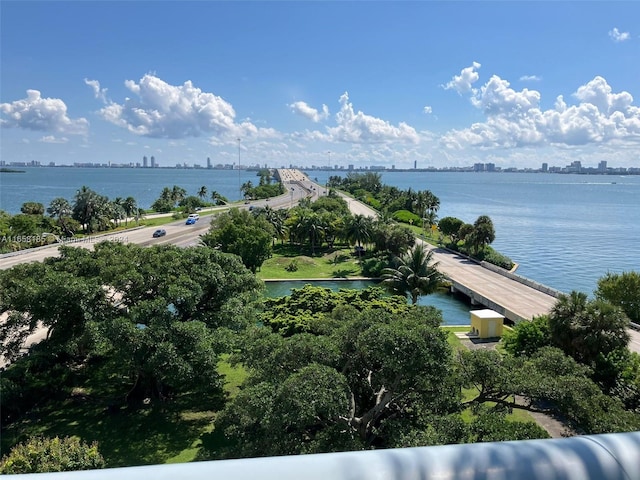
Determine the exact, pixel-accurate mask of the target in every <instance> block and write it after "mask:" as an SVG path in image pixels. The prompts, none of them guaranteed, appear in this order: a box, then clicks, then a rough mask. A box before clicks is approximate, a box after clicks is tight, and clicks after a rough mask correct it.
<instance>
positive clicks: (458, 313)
mask: <svg viewBox="0 0 640 480" xmlns="http://www.w3.org/2000/svg"><path fill="white" fill-rule="evenodd" d="M307 283H311V282H304V281H292V282H266V295H267V296H269V297H283V296H285V295H289V294H290V293H291V289H292V288H302V287H304V286H305V284H307ZM312 284H313V286H315V287H324V288H330V289H331V290H333V291H338V290H340V289H342V288H347V289H355V290H360V289H363V288H366V287H369V286H371V285H375V284H376V282H373V281H366V280H326V281H325V280H322V281H317V282H313V283H312ZM418 305H431V306H433V307H436V308H437V309H439V310H441V311H442V318H443V320H444V321H443V323H444V324H445V325H469V310H470V307H469V306H468V305H467V304H466V303H464V302H462V301H459V300H456V299H455V298H454V297H452V296H451V295H447V294H445V293H439V292H438V293H434V294H432V295H427V296H423V297H420V299H419V300H418ZM477 308H478V307H474V310H476V309H477Z"/></svg>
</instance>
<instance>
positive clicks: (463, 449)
mask: <svg viewBox="0 0 640 480" xmlns="http://www.w3.org/2000/svg"><path fill="white" fill-rule="evenodd" d="M122 442H123V448H126V439H124V438H123V439H122ZM3 478H6V479H16V480H31V479H40V480H61V479H70V480H75V479H78V480H79V479H83V480H107V479H109V480H111V479H118V480H139V479H147V478H149V479H153V480H175V479H189V480H218V479H224V480H227V479H230V480H435V479H447V480H480V479H482V480H498V479H499V480H511V479H513V480H551V479H553V480H560V479H571V480H589V479H593V480H638V479H640V432H634V433H615V434H607V435H591V436H579V437H571V438H562V439H551V440H527V441H518V442H495V443H474V444H464V445H443V446H436V447H419V448H401V449H390V450H369V451H360V452H341V453H325V454H316V455H294V456H286V457H265V458H250V459H241V460H221V461H213V462H194V463H183V464H171V465H150V466H143V467H128V468H114V469H105V470H92V471H83V472H63V473H46V474H28V475H7V476H3Z"/></svg>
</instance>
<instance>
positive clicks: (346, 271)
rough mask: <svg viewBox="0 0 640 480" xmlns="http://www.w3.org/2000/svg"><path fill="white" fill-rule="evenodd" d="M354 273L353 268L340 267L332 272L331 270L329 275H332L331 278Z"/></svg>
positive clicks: (349, 275) (345, 276)
mask: <svg viewBox="0 0 640 480" xmlns="http://www.w3.org/2000/svg"><path fill="white" fill-rule="evenodd" d="M355 273H356V271H355V270H354V269H349V268H342V269H339V270H334V271H333V272H331V275H332V276H333V278H347V277H351V276H353V275H354V274H355Z"/></svg>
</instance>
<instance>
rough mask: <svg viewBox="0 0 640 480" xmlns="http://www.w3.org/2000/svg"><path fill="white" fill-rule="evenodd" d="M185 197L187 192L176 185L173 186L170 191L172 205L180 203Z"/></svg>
mask: <svg viewBox="0 0 640 480" xmlns="http://www.w3.org/2000/svg"><path fill="white" fill-rule="evenodd" d="M186 196H187V191H186V190H185V189H184V188H182V187H179V186H178V185H174V186H173V188H172V189H171V200H173V203H174V205H175V204H176V203H180V201H181V200H183V199H184V198H185V197H186Z"/></svg>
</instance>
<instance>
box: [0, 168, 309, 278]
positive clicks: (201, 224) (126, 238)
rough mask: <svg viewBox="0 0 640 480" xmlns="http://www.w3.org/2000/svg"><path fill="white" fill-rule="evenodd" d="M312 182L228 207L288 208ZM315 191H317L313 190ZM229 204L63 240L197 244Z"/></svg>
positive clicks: (21, 255)
mask: <svg viewBox="0 0 640 480" xmlns="http://www.w3.org/2000/svg"><path fill="white" fill-rule="evenodd" d="M310 183H311V182H309V181H308V179H307V180H306V181H300V182H296V183H293V184H287V192H288V193H286V194H284V195H280V196H278V197H274V198H271V199H269V200H253V201H251V202H247V203H245V204H239V205H230V206H231V207H234V206H235V207H239V208H244V209H249V208H252V207H265V206H267V205H269V206H270V207H271V208H274V209H278V208H289V207H290V206H292V205H293V204H297V203H298V202H299V201H300V200H301V199H302V198H304V197H307V196H310V193H309V192H312V194H313V192H314V190H313V189H312V188H313V186H312V185H309V184H310ZM312 194H311V195H312ZM316 195H317V194H316ZM227 208H228V207H216V208H212V209H205V210H203V211H201V212H200V220H198V222H197V223H195V224H194V225H185V220H184V219H183V220H176V221H174V222H171V223H168V224H166V225H162V226H161V227H140V228H133V229H130V230H124V231H120V232H116V233H110V234H104V235H94V236H89V237H85V238H81V239H78V240H77V241H74V242H68V243H65V245H70V246H74V247H82V248H88V249H93V246H94V245H95V244H96V243H99V242H104V241H115V242H124V243H136V244H138V245H144V246H148V245H165V244H172V245H177V246H179V247H189V246H194V245H198V244H199V242H200V235H202V234H203V233H206V232H207V230H209V225H210V223H211V219H212V218H213V214H214V213H215V212H217V211H221V210H226V209H227ZM158 228H163V229H164V230H166V231H167V234H166V235H165V236H164V237H159V238H153V232H154V231H155V230H157V229H158ZM59 246H60V244H59V243H55V244H52V245H49V246H46V247H39V248H34V249H29V250H21V251H19V252H15V253H9V254H3V255H0V269H7V268H11V267H13V266H15V265H18V264H20V263H26V262H41V261H43V260H44V259H45V258H47V257H55V256H58V247H59Z"/></svg>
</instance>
